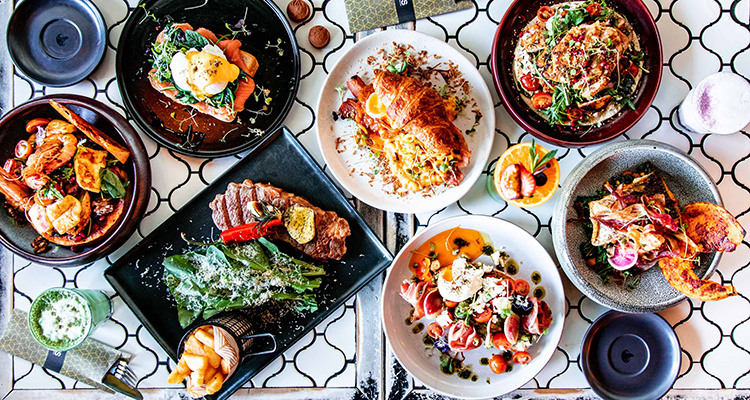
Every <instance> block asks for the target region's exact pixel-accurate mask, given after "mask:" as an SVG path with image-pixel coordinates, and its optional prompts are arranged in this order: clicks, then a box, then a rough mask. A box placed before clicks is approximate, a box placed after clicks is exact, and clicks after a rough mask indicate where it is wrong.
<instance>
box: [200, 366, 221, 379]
mask: <svg viewBox="0 0 750 400" xmlns="http://www.w3.org/2000/svg"><path fill="white" fill-rule="evenodd" d="M217 372H219V370H218V369H216V368H214V367H212V366H211V365H209V366H208V367H206V372H205V374H203V375H204V376H203V379H204V381H205V382H208V381H210V380H211V378H213V377H214V375H216V373H217Z"/></svg>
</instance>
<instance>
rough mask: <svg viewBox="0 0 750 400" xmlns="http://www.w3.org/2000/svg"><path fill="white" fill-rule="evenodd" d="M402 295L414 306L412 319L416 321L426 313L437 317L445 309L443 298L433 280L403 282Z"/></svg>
mask: <svg viewBox="0 0 750 400" xmlns="http://www.w3.org/2000/svg"><path fill="white" fill-rule="evenodd" d="M401 297H402V298H403V299H404V300H406V301H407V302H408V303H409V304H411V305H412V306H413V307H414V312H413V313H412V315H411V320H412V321H416V320H418V319H421V318H422V317H424V316H425V315H427V316H429V317H432V318H434V317H436V316H437V315H438V314H440V312H441V311H443V308H442V305H443V298H442V297H440V294H439V293H438V291H437V287H435V285H434V284H433V283H432V282H431V281H427V282H424V281H420V282H409V281H404V282H403V283H402V284H401Z"/></svg>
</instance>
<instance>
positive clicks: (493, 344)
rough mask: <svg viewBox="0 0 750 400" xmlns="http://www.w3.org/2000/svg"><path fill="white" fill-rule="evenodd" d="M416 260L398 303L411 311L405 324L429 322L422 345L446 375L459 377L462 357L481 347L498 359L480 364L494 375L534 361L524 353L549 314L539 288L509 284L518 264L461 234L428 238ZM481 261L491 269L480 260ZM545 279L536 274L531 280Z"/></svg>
mask: <svg viewBox="0 0 750 400" xmlns="http://www.w3.org/2000/svg"><path fill="white" fill-rule="evenodd" d="M446 233H447V235H446ZM472 233H474V234H473V235H472ZM413 254H414V256H413V257H412V259H411V261H410V263H411V265H410V267H411V268H412V271H414V277H413V278H412V279H410V280H405V281H404V282H403V283H402V284H401V297H402V298H403V299H404V300H406V301H407V302H408V303H409V304H411V305H412V307H413V309H412V312H411V315H410V317H409V319H408V320H407V321H406V322H407V324H409V323H410V322H411V323H414V322H417V321H418V320H421V319H422V318H427V319H428V321H429V324H428V325H427V333H426V335H425V336H424V340H423V342H424V344H425V345H426V346H428V348H429V349H436V350H437V351H438V352H439V354H440V360H441V368H442V370H443V372H445V373H448V374H452V373H454V372H459V376H461V373H460V371H457V370H460V369H461V368H462V366H461V362H462V361H463V360H464V356H463V353H464V352H467V351H471V350H474V349H478V348H480V347H482V346H484V347H485V348H486V349H492V352H493V353H494V354H493V355H492V356H491V357H490V358H482V360H481V361H480V362H481V363H482V364H484V365H489V367H490V369H491V370H492V372H494V373H497V374H500V373H504V372H509V371H510V370H511V369H512V367H513V365H514V364H520V365H523V364H526V363H528V362H529V361H530V360H531V355H530V354H529V352H528V351H527V350H528V349H529V348H530V347H531V346H532V345H533V344H534V343H535V342H536V341H538V340H539V339H540V338H541V337H542V336H543V335H545V334H546V333H547V330H548V328H549V327H550V325H551V324H552V310H551V309H550V307H549V305H548V304H547V303H546V302H545V301H543V300H542V298H543V297H544V290H543V288H542V287H537V288H531V286H530V284H529V282H527V281H526V280H523V279H514V278H513V277H512V275H514V274H516V273H517V272H518V264H517V263H516V262H515V260H513V259H512V258H511V257H510V256H509V255H508V254H507V253H505V252H504V251H500V250H495V249H494V248H493V247H492V245H491V244H489V243H488V241H487V240H486V239H484V235H483V234H480V233H477V232H476V231H472V230H467V229H462V228H455V229H453V230H450V231H447V232H444V233H443V234H439V235H437V236H435V237H433V238H431V239H429V240H428V242H427V243H425V245H423V246H421V247H420V248H418V249H417V250H415V251H414V252H413ZM482 255H484V256H489V257H484V258H483V259H488V262H486V263H484V262H479V261H477V260H476V259H477V258H478V257H479V256H482ZM489 259H491V261H489ZM535 276H536V277H535ZM540 280H541V276H540V275H539V273H538V272H534V274H532V281H533V282H539V281H540ZM426 323H427V322H425V324H426ZM419 325H422V326H423V325H424V324H423V323H421V322H420V323H419ZM415 333H416V332H415ZM473 379H474V377H473V376H472V380H473Z"/></svg>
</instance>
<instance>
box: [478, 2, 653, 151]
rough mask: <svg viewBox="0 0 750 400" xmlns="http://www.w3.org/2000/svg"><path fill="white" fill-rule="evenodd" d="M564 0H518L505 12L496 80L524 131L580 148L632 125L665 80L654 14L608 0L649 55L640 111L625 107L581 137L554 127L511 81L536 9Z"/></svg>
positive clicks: (495, 56) (496, 46)
mask: <svg viewBox="0 0 750 400" xmlns="http://www.w3.org/2000/svg"><path fill="white" fill-rule="evenodd" d="M562 2H563V1H558V0H553V1H546V2H539V1H534V0H515V1H514V2H513V4H511V6H510V8H508V11H507V12H506V13H505V16H504V17H503V19H502V21H500V26H498V28H497V32H496V33H495V41H494V43H493V45H492V57H491V58H490V62H491V66H492V80H493V81H494V82H495V88H496V89H497V91H498V93H500V98H501V99H502V101H503V104H504V105H505V108H506V109H507V110H508V113H509V114H510V116H511V117H512V118H513V119H514V120H515V121H516V123H518V124H519V125H521V126H522V127H523V128H524V129H525V130H527V131H528V132H529V133H531V134H532V135H534V136H535V137H537V138H539V139H542V140H544V141H546V142H549V143H553V144H555V145H557V146H565V147H582V146H587V145H592V144H597V143H601V142H605V141H607V140H610V139H613V138H615V137H617V136H619V135H621V134H622V133H623V132H625V131H627V130H628V129H630V128H631V127H632V126H633V125H635V123H636V122H638V120H639V119H641V117H642V116H643V114H645V113H646V111H647V110H648V108H649V107H650V106H651V103H652V102H653V101H654V97H656V92H657V90H658V89H659V84H660V83H661V73H662V48H661V38H660V37H659V31H658V30H657V28H656V23H655V22H654V19H653V17H652V16H651V12H649V10H648V8H647V7H646V5H645V4H643V2H642V1H640V0H611V1H609V4H610V6H612V7H613V8H614V9H615V10H616V11H617V12H618V13H620V14H622V15H623V16H625V18H627V19H628V21H630V23H631V24H632V25H633V28H635V31H636V33H637V34H638V36H639V38H640V41H641V48H642V49H643V50H644V52H645V53H646V55H647V57H646V59H645V60H644V68H646V69H647V70H648V71H650V72H649V73H648V74H644V76H643V78H642V79H641V82H640V84H639V86H638V90H637V91H636V94H635V101H634V102H633V103H634V104H635V107H636V109H635V110H631V109H629V108H625V109H623V111H621V112H620V113H619V114H617V115H616V116H614V117H613V118H610V119H608V120H606V121H605V123H604V125H603V126H601V127H599V128H594V129H592V130H591V131H589V132H588V133H587V134H586V135H584V136H583V137H581V132H580V131H578V132H576V131H573V130H572V129H570V128H568V127H556V126H550V125H549V124H548V123H547V121H546V120H545V119H544V118H542V117H541V116H539V115H538V114H537V113H536V112H534V110H532V109H531V108H530V107H529V106H528V105H527V104H526V103H524V101H523V100H522V99H521V97H520V95H519V93H518V91H517V89H516V85H515V83H514V79H513V72H512V71H513V53H514V50H515V48H516V44H517V43H518V36H519V34H520V32H521V30H522V29H523V28H524V26H526V24H527V21H530V20H531V19H533V18H534V17H535V16H536V11H537V9H539V7H540V6H542V5H544V4H558V3H562Z"/></svg>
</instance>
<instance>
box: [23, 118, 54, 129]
mask: <svg viewBox="0 0 750 400" xmlns="http://www.w3.org/2000/svg"><path fill="white" fill-rule="evenodd" d="M47 124H49V120H48V119H47V118H34V119H32V120H31V121H29V122H27V123H26V132H28V133H32V132H36V127H37V126H45V125H47Z"/></svg>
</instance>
